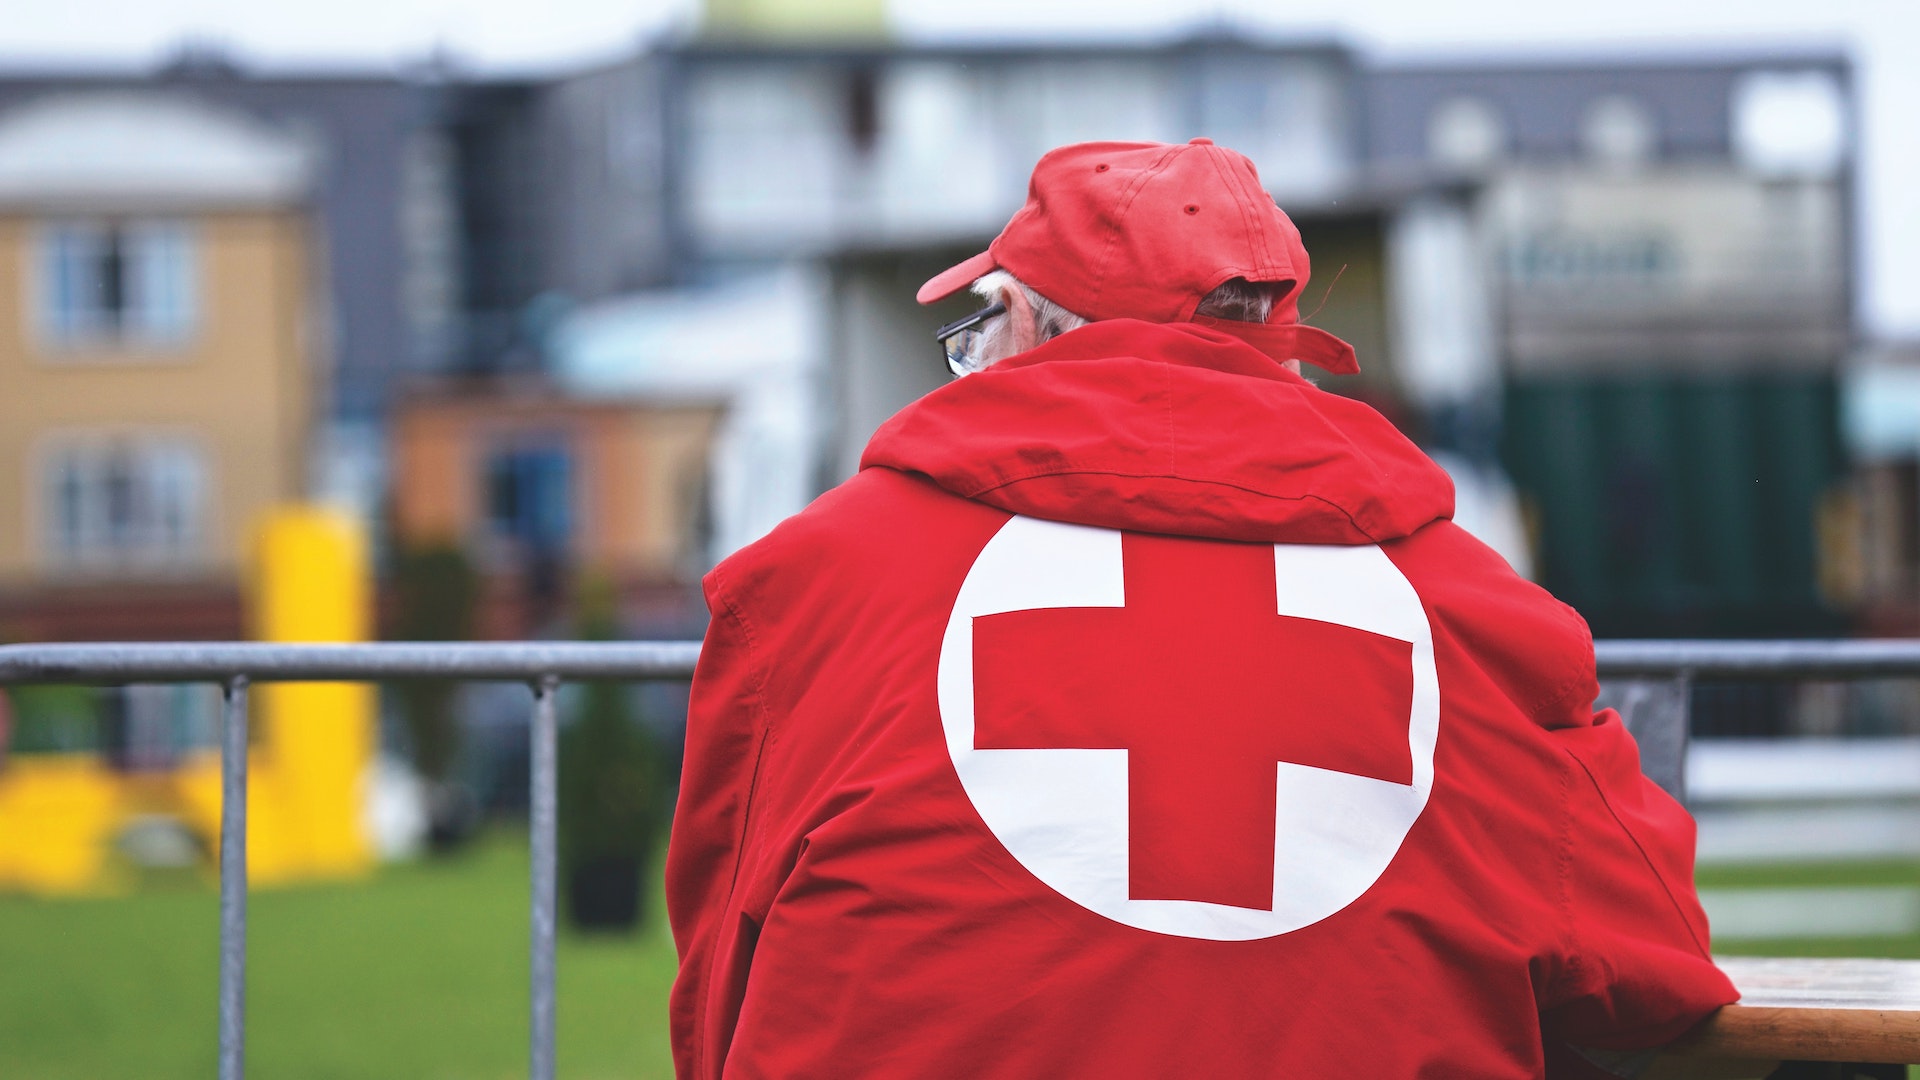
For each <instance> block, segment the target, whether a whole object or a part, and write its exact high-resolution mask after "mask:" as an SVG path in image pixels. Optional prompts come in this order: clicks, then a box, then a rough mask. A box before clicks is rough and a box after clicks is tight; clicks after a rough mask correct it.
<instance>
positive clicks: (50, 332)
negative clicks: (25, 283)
mask: <svg viewBox="0 0 1920 1080" xmlns="http://www.w3.org/2000/svg"><path fill="white" fill-rule="evenodd" d="M193 240H194V238H193V233H192V230H191V229H190V228H189V227H188V226H187V225H185V224H183V223H181V222H172V221H65V222H56V223H53V224H50V225H48V226H47V228H46V229H45V230H44V232H43V233H42V240H41V247H42V258H41V261H42V273H41V286H42V287H41V290H40V309H41V310H40V315H41V319H40V322H41V326H42V328H43V331H44V335H45V337H46V339H47V340H48V341H49V342H50V343H52V344H54V345H57V346H61V347H66V348H73V347H87V346H92V347H103V346H104V347H121V348H125V347H135V348H141V347H146V348H151V347H156V346H157V347H163V348H164V347H169V346H177V345H179V344H181V343H183V342H184V341H186V339H187V338H188V337H189V336H191V334H192V333H193V330H194V325H195V322H196V321H197V317H198V310H197V301H198V296H197V293H198V290H197V289H196V288H195V286H196V281H195V265H194V264H195V259H194V242H193Z"/></svg>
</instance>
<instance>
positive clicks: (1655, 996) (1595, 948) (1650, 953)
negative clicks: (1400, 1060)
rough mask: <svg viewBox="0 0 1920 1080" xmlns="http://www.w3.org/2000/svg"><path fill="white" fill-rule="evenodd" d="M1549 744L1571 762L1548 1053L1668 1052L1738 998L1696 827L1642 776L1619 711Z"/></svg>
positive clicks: (1561, 732) (1546, 1005)
mask: <svg viewBox="0 0 1920 1080" xmlns="http://www.w3.org/2000/svg"><path fill="white" fill-rule="evenodd" d="M1553 736H1554V738H1555V739H1557V740H1558V741H1559V743H1560V745H1561V747H1562V748H1563V749H1564V750H1565V751H1566V753H1567V754H1568V755H1569V756H1570V757H1571V758H1572V767H1571V768H1570V769H1569V771H1568V781H1567V783H1568V791H1567V817H1566V823H1565V830H1566V835H1565V837H1564V841H1563V846H1562V854H1561V862H1560V867H1559V874H1560V878H1561V883H1562V889H1563V894H1562V898H1563V908H1564V913H1565V918H1566V924H1565V929H1564V933H1563V937H1562V941H1563V942H1564V943H1565V949H1566V952H1565V954H1564V955H1563V956H1562V957H1560V963H1559V965H1558V967H1559V977H1558V978H1556V979H1555V980H1554V982H1553V984H1552V985H1551V986H1550V987H1549V988H1548V994H1547V995H1546V997H1545V998H1544V999H1543V1001H1542V1010H1541V1022H1542V1030H1543V1032H1544V1034H1545V1036H1546V1039H1547V1041H1548V1043H1549V1046H1550V1048H1551V1047H1552V1044H1554V1043H1555V1042H1558V1043H1560V1044H1562V1045H1563V1046H1567V1047H1574V1048H1586V1049H1589V1050H1598V1051H1622V1050H1639V1049H1643V1048H1650V1047H1655V1046H1659V1045H1662V1044H1664V1043H1667V1042H1670V1041H1672V1040H1673V1039H1674V1038H1676V1037H1678V1036H1679V1035H1680V1034H1682V1033H1683V1032H1685V1031H1686V1030H1687V1029H1688V1028H1690V1027H1692V1026H1693V1025H1694V1024H1696V1023H1698V1022H1699V1021H1701V1020H1702V1019H1704V1018H1705V1017H1706V1016H1707V1015H1708V1014H1710V1013H1712V1012H1713V1011H1714V1010H1715V1009H1717V1008H1719V1007H1720V1006H1722V1005H1725V1004H1728V1003H1729V1002H1732V1001H1734V1000H1735V999H1736V998H1737V997H1738V996H1739V995H1738V993H1737V992H1736V991H1735V990H1734V988H1733V984H1732V983H1731V982H1729V981H1728V980H1727V977H1726V976H1725V975H1724V974H1722V973H1721V972H1720V970H1719V969H1718V968H1716V967H1715V966H1714V965H1713V960H1712V957H1711V956H1710V955H1709V952H1708V937H1707V919H1706V915H1705V913H1704V912H1703V911H1702V910H1701V907H1700V898H1699V895H1698V894H1697V893H1696V891H1695V889H1694V885H1693V847H1694V824H1693V819H1692V817H1690V816H1689V815H1688V814H1687V812H1686V810H1685V809H1683V808H1682V807H1681V806H1680V804H1679V803H1677V802H1675V801H1674V800H1673V799H1672V798H1671V797H1669V796H1668V795H1667V793H1666V792H1664V791H1662V790H1660V788H1659V787H1658V786H1656V785H1655V784H1654V783H1653V782H1652V781H1651V780H1648V779H1647V778H1646V777H1645V776H1644V775H1642V774H1641V772H1640V753H1639V749H1638V748H1637V747H1636V746H1635V745H1634V741H1633V736H1631V735H1630V734H1628V733H1627V729H1626V725H1625V724H1624V723H1622V722H1621V720H1620V717H1619V715H1618V714H1616V713H1615V712H1614V711H1613V710H1611V709H1608V710H1606V711H1604V712H1601V713H1600V714H1598V715H1596V716H1594V717H1593V720H1592V722H1591V723H1590V724H1581V725H1577V726H1569V727H1563V728H1560V729H1558V730H1555V731H1554V732H1553ZM1582 1056H1583V1057H1584V1058H1585V1059H1586V1060H1588V1061H1595V1062H1597V1061H1600V1060H1609V1059H1611V1060H1618V1059H1619V1057H1620V1055H1617V1054H1611V1055H1610V1054H1587V1055H1582ZM1613 1071H1614V1070H1611V1069H1609V1070H1607V1072H1613ZM1574 1074H1575V1073H1563V1074H1562V1075H1574ZM1604 1074H1605V1073H1601V1074H1598V1075H1604ZM1616 1074H1617V1075H1631V1073H1630V1072H1626V1071H1621V1072H1618V1073H1616Z"/></svg>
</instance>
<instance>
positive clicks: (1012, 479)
mask: <svg viewBox="0 0 1920 1080" xmlns="http://www.w3.org/2000/svg"><path fill="white" fill-rule="evenodd" d="M1052 476H1123V477H1127V478H1129V479H1134V480H1179V481H1182V482H1184V483H1189V484H1204V485H1206V486H1208V487H1219V488H1229V489H1231V490H1234V491H1244V492H1246V493H1247V494H1249V495H1257V496H1259V497H1260V498H1263V499H1275V500H1278V501H1280V502H1306V501H1308V500H1312V501H1313V502H1317V503H1322V504H1324V505H1326V506H1329V507H1332V508H1333V509H1335V510H1338V511H1339V512H1340V516H1341V517H1344V518H1346V519H1347V522H1348V523H1349V524H1351V525H1352V526H1353V527H1354V528H1355V529H1357V530H1359V532H1360V535H1362V536H1364V537H1366V538H1367V539H1368V540H1369V541H1371V542H1373V543H1376V544H1379V543H1384V542H1385V541H1386V540H1388V539H1393V538H1392V537H1380V536H1376V535H1375V534H1374V532H1373V530H1371V529H1369V528H1367V527H1366V526H1365V525H1362V524H1360V521H1359V519H1357V518H1355V517H1354V516H1353V512H1352V511H1350V510H1348V509H1347V508H1346V507H1344V506H1341V505H1340V504H1339V503H1337V502H1334V501H1333V500H1332V499H1329V498H1327V497H1326V496H1324V495H1314V494H1312V493H1308V494H1305V495H1275V494H1273V493H1272V492H1267V491H1261V490H1260V489H1258V488H1251V487H1247V486H1246V485H1244V484H1235V483H1233V482H1231V481H1227V480H1200V479H1195V478H1193V477H1187V476H1180V475H1178V474H1177V473H1147V472H1121V471H1119V470H1116V469H1078V468H1066V469H1056V468H1047V469H1036V470H1034V471H1032V472H1027V473H1019V474H1017V475H1014V476H1009V477H1006V478H1005V479H1002V480H999V481H997V482H995V483H992V484H988V485H987V486H985V487H980V488H973V489H971V490H969V491H963V492H960V493H959V494H960V495H961V496H962V497H963V498H968V499H978V498H979V497H980V496H982V495H986V494H989V493H991V492H995V491H999V490H1000V489H1001V488H1005V487H1011V486H1012V485H1014V484H1019V483H1024V482H1025V481H1028V480H1039V479H1043V478H1045V477H1052Z"/></svg>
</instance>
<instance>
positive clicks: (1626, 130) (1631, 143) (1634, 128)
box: [1580, 95, 1660, 169]
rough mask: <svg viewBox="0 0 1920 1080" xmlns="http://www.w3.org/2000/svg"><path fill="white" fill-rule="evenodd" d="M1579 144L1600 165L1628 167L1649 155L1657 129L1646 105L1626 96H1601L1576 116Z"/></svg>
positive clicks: (1657, 144)
mask: <svg viewBox="0 0 1920 1080" xmlns="http://www.w3.org/2000/svg"><path fill="white" fill-rule="evenodd" d="M1580 145H1581V147H1582V149H1584V150H1585V151H1586V152H1587V156H1588V157H1590V158H1592V159H1593V160H1594V161H1596V162H1598V163H1599V164H1601V165H1604V166H1607V167H1610V168H1615V169H1628V168H1632V167H1634V166H1638V165H1642V164H1645V163H1646V162H1648V161H1650V160H1652V159H1653V157H1654V155H1655V154H1656V153H1657V152H1658V151H1659V149H1660V129H1659V126H1658V125H1657V124H1655V123H1654V119H1653V115H1652V114H1651V113H1649V112H1648V111H1647V109H1646V106H1644V105H1642V104H1640V103H1639V102H1638V101H1635V100H1634V99H1632V98H1629V97H1621V96H1619V95H1613V96H1609V97H1603V98H1600V99H1598V100H1597V101H1594V102H1593V103H1592V104H1590V105H1588V106H1587V110H1586V112H1585V113H1584V114H1583V115H1582V116H1581V117H1580Z"/></svg>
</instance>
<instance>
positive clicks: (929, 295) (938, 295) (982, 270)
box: [913, 251, 998, 304]
mask: <svg viewBox="0 0 1920 1080" xmlns="http://www.w3.org/2000/svg"><path fill="white" fill-rule="evenodd" d="M996 265H998V264H996V263H995V262H994V261H993V252H991V251H983V252H981V253H980V254H978V255H975V256H974V257H973V258H971V259H968V260H967V261H965V262H963V263H960V264H958V265H956V266H950V267H948V268H947V269H945V270H942V271H940V272H939V273H937V274H935V275H933V276H932V277H930V278H928V279H927V283H926V284H925V285H922V286H920V291H919V292H917V293H914V294H913V298H914V299H915V300H918V301H920V302H921V303H923V304H937V303H939V302H940V301H942V300H945V299H946V298H947V297H949V296H952V295H953V294H954V293H957V292H959V291H960V290H962V289H964V288H966V287H967V286H969V285H971V284H973V283H974V282H975V281H977V280H979V279H980V277H981V276H982V275H984V274H986V273H987V272H988V271H990V270H992V269H994V267H995V266H996Z"/></svg>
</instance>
